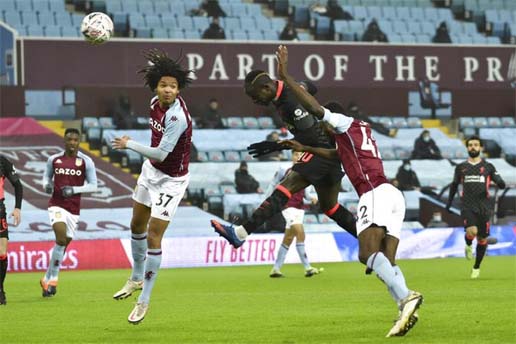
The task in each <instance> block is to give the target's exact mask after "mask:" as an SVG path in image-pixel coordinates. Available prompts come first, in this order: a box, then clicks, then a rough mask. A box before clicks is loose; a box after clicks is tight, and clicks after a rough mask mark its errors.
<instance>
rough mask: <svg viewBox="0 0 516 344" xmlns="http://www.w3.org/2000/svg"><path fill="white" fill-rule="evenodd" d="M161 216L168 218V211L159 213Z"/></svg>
mask: <svg viewBox="0 0 516 344" xmlns="http://www.w3.org/2000/svg"><path fill="white" fill-rule="evenodd" d="M161 216H167V217H168V216H169V215H168V211H166V210H165V211H164V212H162V213H161Z"/></svg>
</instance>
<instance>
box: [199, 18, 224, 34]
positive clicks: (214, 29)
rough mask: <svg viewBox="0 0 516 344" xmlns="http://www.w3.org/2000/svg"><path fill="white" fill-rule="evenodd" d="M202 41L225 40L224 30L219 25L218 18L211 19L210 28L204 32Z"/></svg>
mask: <svg viewBox="0 0 516 344" xmlns="http://www.w3.org/2000/svg"><path fill="white" fill-rule="evenodd" d="M202 38H203V39H226V33H225V32H224V29H223V28H222V27H221V26H220V25H219V18H218V17H213V20H212V21H211V24H210V26H209V27H208V28H207V29H206V30H204V32H203V34H202Z"/></svg>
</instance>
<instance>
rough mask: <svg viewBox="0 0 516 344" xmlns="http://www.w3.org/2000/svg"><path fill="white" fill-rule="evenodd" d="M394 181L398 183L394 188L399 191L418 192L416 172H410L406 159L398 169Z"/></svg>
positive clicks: (408, 162) (410, 168)
mask: <svg viewBox="0 0 516 344" xmlns="http://www.w3.org/2000/svg"><path fill="white" fill-rule="evenodd" d="M396 180H397V182H398V185H396V187H397V188H398V189H400V190H401V191H412V190H419V189H420V188H421V184H420V183H419V179H418V178H417V175H416V172H414V171H413V170H412V166H411V165H410V160H408V159H405V160H403V164H402V165H401V166H400V167H399V168H398V173H396Z"/></svg>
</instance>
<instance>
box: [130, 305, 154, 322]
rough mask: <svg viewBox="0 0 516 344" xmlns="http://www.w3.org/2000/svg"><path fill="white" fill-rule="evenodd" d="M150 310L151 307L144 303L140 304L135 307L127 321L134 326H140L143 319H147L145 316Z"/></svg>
mask: <svg viewBox="0 0 516 344" xmlns="http://www.w3.org/2000/svg"><path fill="white" fill-rule="evenodd" d="M148 310H149V305H148V304H146V303H143V302H138V303H137V304H136V306H134V309H133V311H132V312H131V313H130V314H129V317H128V318H127V320H128V321H129V322H130V323H131V324H134V325H138V324H139V323H140V322H141V321H142V320H143V318H145V314H147V311H148Z"/></svg>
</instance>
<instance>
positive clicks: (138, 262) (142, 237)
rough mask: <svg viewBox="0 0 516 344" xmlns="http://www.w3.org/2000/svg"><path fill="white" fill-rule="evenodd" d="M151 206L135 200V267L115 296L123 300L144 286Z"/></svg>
mask: <svg viewBox="0 0 516 344" xmlns="http://www.w3.org/2000/svg"><path fill="white" fill-rule="evenodd" d="M150 213H151V208H149V207H147V206H145V205H143V204H141V203H138V202H133V217H132V219H131V254H132V256H133V269H132V272H131V277H129V279H128V280H127V282H126V283H125V285H124V286H123V287H122V289H120V290H119V291H117V292H116V293H115V294H114V295H113V298H114V299H115V300H121V299H125V298H128V297H129V296H131V295H132V294H133V293H134V292H135V291H137V290H141V289H142V288H143V269H144V265H145V257H146V254H147V225H148V223H149V218H150Z"/></svg>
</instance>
